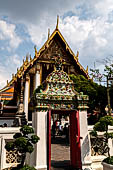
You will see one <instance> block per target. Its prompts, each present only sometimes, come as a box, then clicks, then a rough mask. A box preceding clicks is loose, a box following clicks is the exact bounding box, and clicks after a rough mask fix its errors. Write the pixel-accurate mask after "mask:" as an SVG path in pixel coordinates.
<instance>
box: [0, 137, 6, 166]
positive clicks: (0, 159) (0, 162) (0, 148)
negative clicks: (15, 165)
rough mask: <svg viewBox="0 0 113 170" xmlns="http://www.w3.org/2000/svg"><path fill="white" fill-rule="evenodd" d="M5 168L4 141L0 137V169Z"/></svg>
mask: <svg viewBox="0 0 113 170" xmlns="http://www.w3.org/2000/svg"><path fill="white" fill-rule="evenodd" d="M4 168H6V149H5V139H4V138H3V137H2V136H1V137H0V169H4Z"/></svg>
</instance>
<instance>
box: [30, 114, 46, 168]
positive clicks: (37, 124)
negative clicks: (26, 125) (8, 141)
mask: <svg viewBox="0 0 113 170" xmlns="http://www.w3.org/2000/svg"><path fill="white" fill-rule="evenodd" d="M32 124H33V127H34V130H35V134H36V135H37V136H39V137H40V140H39V142H38V143H37V144H36V145H35V151H34V153H33V154H32V162H31V163H30V164H31V165H32V166H34V167H35V168H36V169H37V170H38V169H47V112H38V111H36V112H35V113H33V117H32Z"/></svg>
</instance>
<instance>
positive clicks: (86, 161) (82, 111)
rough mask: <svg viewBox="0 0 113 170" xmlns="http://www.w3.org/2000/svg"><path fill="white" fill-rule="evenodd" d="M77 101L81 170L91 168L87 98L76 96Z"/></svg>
mask: <svg viewBox="0 0 113 170" xmlns="http://www.w3.org/2000/svg"><path fill="white" fill-rule="evenodd" d="M77 99H78V104H79V106H78V109H79V124H80V137H81V140H80V145H81V162H82V169H83V170H84V169H85V168H89V169H90V167H91V163H92V160H91V143H90V137H89V133H88V122H87V108H88V107H87V101H88V96H86V95H83V93H80V95H78V96H77Z"/></svg>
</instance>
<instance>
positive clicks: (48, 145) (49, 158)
mask: <svg viewBox="0 0 113 170" xmlns="http://www.w3.org/2000/svg"><path fill="white" fill-rule="evenodd" d="M47 122H48V123H47V125H48V133H47V139H48V140H47V148H48V151H47V159H48V160H47V169H48V170H51V110H49V111H48V120H47Z"/></svg>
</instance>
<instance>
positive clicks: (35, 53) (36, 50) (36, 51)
mask: <svg viewBox="0 0 113 170" xmlns="http://www.w3.org/2000/svg"><path fill="white" fill-rule="evenodd" d="M34 49H35V56H37V49H36V45H35V46H34Z"/></svg>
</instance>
